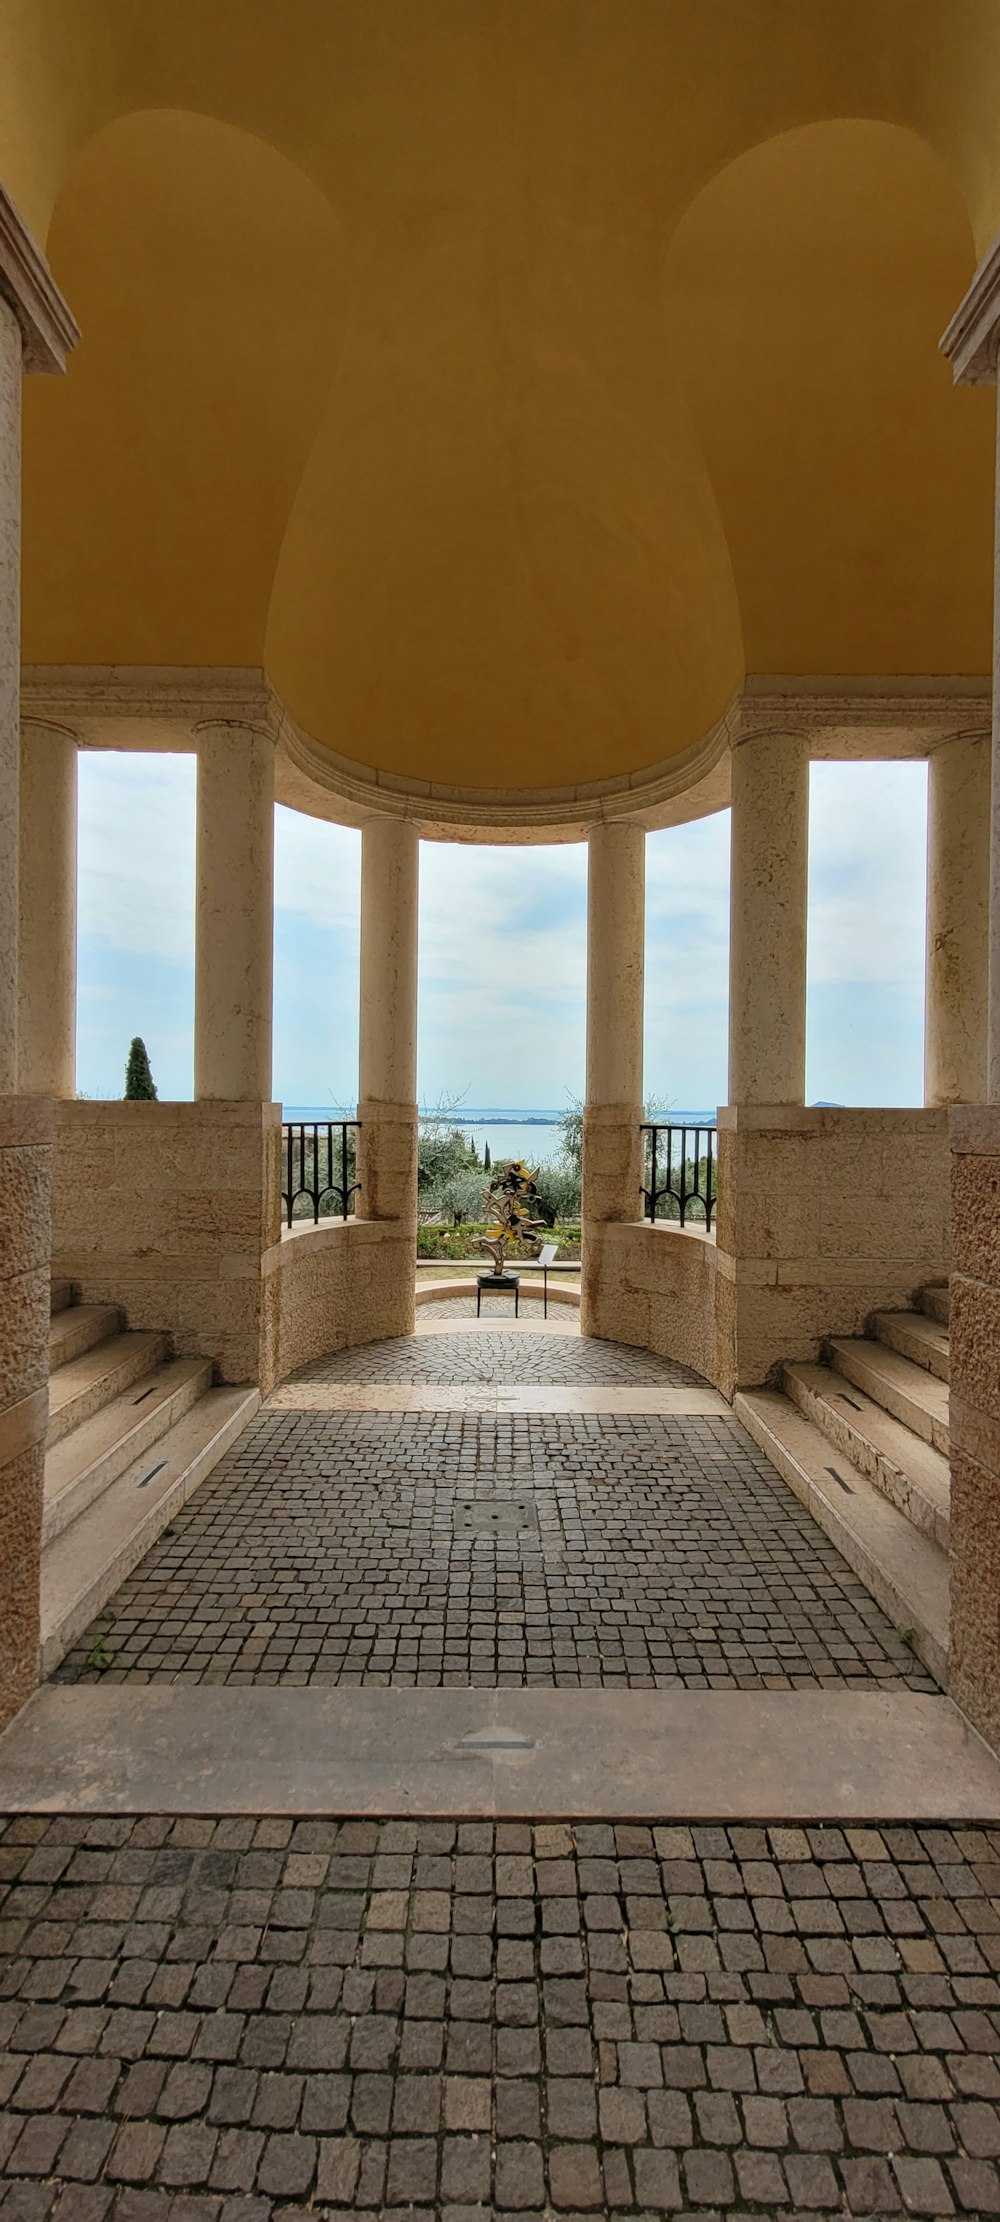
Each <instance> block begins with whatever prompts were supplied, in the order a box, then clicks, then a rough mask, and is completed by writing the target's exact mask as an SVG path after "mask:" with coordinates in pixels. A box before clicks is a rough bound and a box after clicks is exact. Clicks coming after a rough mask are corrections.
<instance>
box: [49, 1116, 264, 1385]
mask: <svg viewBox="0 0 1000 2222" xmlns="http://www.w3.org/2000/svg"><path fill="white" fill-rule="evenodd" d="M55 1115H56V1131H55V1154H54V1161H53V1175H52V1270H53V1273H54V1274H56V1275H64V1276H65V1277H66V1278H67V1279H69V1280H72V1281H74V1282H75V1283H76V1286H77V1288H78V1290H79V1292H80V1295H81V1297H82V1298H83V1300H84V1301H85V1302H91V1303H109V1304H121V1305H122V1306H123V1308H124V1311H125V1316H126V1319H127V1321H128V1324H129V1326H130V1327H151V1328H161V1329H164V1330H165V1331H166V1332H167V1333H168V1334H169V1335H170V1336H171V1337H172V1339H173V1345H174V1349H175V1351H176V1352H177V1354H178V1356H180V1357H204V1358H211V1359H212V1360H213V1361H214V1363H215V1366H216V1369H217V1374H218V1378H219V1379H220V1380H222V1381H260V1382H261V1383H262V1385H263V1383H264V1381H265V1379H266V1377H267V1375H268V1373H269V1371H270V1370H271V1367H272V1365H273V1356H272V1353H273V1347H274V1340H275V1323H274V1319H273V1316H272V1315H271V1314H270V1313H269V1311H268V1307H267V1304H266V1302H265V1287H264V1275H263V1271H262V1263H263V1259H264V1256H265V1254H266V1252H267V1251H268V1250H270V1249H272V1248H273V1246H274V1245H275V1244H276V1242H277V1241H278V1235H279V1228H280V1212H281V1200H280V1189H281V1109H280V1106H279V1105H278V1104H276V1103H265V1104H260V1103H223V1102H218V1101H214V1102H204V1103H59V1104H57V1105H56V1106H55Z"/></svg>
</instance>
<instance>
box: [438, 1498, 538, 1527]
mask: <svg viewBox="0 0 1000 2222" xmlns="http://www.w3.org/2000/svg"><path fill="white" fill-rule="evenodd" d="M537 1524H538V1523H537V1521H536V1518H535V1508H534V1505H533V1504H531V1503H529V1501H528V1499H527V1498H525V1497H470V1498H468V1499H467V1500H466V1502H465V1503H464V1504H457V1505H456V1506H455V1533H456V1535H520V1534H521V1533H522V1532H523V1530H524V1529H525V1528H533V1527H536V1526H537Z"/></svg>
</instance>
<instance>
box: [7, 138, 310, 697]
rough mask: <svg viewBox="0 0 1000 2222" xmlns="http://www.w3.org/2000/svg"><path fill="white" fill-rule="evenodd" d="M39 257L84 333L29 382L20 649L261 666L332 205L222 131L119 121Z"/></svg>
mask: <svg viewBox="0 0 1000 2222" xmlns="http://www.w3.org/2000/svg"><path fill="white" fill-rule="evenodd" d="M49 253H50V256H51V259H52V262H53V264H54V266H55V268H56V269H57V270H58V272H59V275H60V278H61V281H62V284H63V287H64V290H65V291H66V293H67V296H68V297H69V298H71V299H72V303H73V308H74V313H75V315H76V316H77V319H78V322H79V323H80V325H81V328H82V332H83V338H82V340H81V344H80V346H79V348H78V350H77V352H76V354H75V355H74V357H73V360H72V364H71V368H70V371H69V374H68V375H67V376H66V377H65V378H60V379H40V378H35V379H29V380H28V381H27V384H26V387H25V466H24V655H25V659H26V661H28V662H39V663H78V664H100V663H139V664H141V663H154V664H254V663H259V662H260V659H261V650H262V646H263V639H264V628H265V624H266V617H267V605H268V599H269V595H270V591H271V582H272V579H273V576H274V567H275V564H276V562H277V559H278V554H279V551H280V548H281V541H282V535H283V533H284V529H285V524H286V521H287V517H288V512H289V509H290V507H291V505H292V502H293V501H294V498H295V490H296V487H297V485H298V481H299V477H300V474H301V471H302V468H303V465H304V463H305V460H306V457H307V455H308V453H309V447H310V444H311V440H312V437H313V435H314V432H315V428H316V426H317V424H318V422H319V421H320V418H321V415H322V411H323V408H324V406H325V403H326V396H327V393H328V390H329V382H330V362H331V356H332V355H333V353H334V352H335V349H336V346H337V344H338V339H339V324H340V319H341V316H342V313H343V280H342V275H341V270H342V254H341V251H340V247H339V242H338V236H337V227H336V225H335V222H334V218H333V214H332V211H331V209H330V207H329V204H328V202H327V201H326V200H325V199H324V198H323V196H322V194H320V193H319V192H317V190H316V188H315V186H313V185H311V184H309V182H308V181H307V180H306V179H305V178H304V177H303V176H302V173H301V172H300V171H299V170H297V169H296V168H295V167H294V165H293V164H292V163H290V162H288V161H286V160H285V158H284V156H282V155H280V154H277V153H276V152H275V150H274V148H273V147H269V146H265V145H264V144H263V142H262V141H261V140H259V139H253V138H250V137H249V136H248V135H247V133H246V132H243V131H237V130H236V129H234V127H233V126H232V125H231V124H226V123H219V122H215V121H212V120H210V119H209V118H206V117H203V116H192V115H178V114H174V113H163V112H162V111H155V112H152V113H147V114H142V115H132V116H127V117H125V118H123V119H122V120H121V121H120V122H118V123H114V124H111V125H110V126H109V127H108V129H107V130H105V131H103V132H101V133H100V134H99V135H98V137H97V138H96V139H93V140H91V142H90V144H89V146H88V147H87V148H86V150H85V152H84V154H83V155H82V156H81V157H80V159H79V161H78V162H77V164H76V165H75V167H74V169H73V171H72V172H71V174H70V176H69V178H68V179H67V181H66V184H65V186H64V189H63V192H62V194H61V196H60V200H59V204H58V206H57V209H56V212H55V216H54V218H53V223H52V228H51V233H50V238H49Z"/></svg>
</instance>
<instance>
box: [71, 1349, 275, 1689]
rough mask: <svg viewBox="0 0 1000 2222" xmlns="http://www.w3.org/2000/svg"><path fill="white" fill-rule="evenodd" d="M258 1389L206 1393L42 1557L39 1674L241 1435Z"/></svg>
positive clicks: (86, 1622)
mask: <svg viewBox="0 0 1000 2222" xmlns="http://www.w3.org/2000/svg"><path fill="white" fill-rule="evenodd" d="M259 1404H260V1392H259V1390H257V1389H248V1388H237V1389H209V1390H208V1392H207V1394H206V1395H205V1396H203V1397H199V1399H198V1402H197V1403H196V1404H195V1405H193V1406H192V1408H191V1410H190V1411H189V1412H186V1413H184V1415H183V1417H182V1418H181V1419H179V1420H177V1421H176V1422H175V1424H174V1425H173V1427H171V1428H170V1429H169V1430H168V1432H167V1433H166V1435H164V1436H163V1437H162V1439H161V1441H160V1442H159V1443H157V1444H156V1445H155V1446H154V1447H153V1449H152V1452H150V1451H146V1452H145V1453H144V1454H143V1456H142V1457H141V1458H138V1459H136V1460H135V1461H134V1462H133V1464H132V1465H131V1466H127V1467H126V1468H125V1471H124V1473H122V1474H119V1476H118V1479H117V1480H116V1481H113V1482H112V1484H111V1486H110V1488H108V1489H105V1491H104V1492H103V1495H101V1496H100V1497H98V1498H97V1499H96V1501H95V1502H94V1503H92V1504H91V1506H90V1508H89V1510H88V1511H86V1512H85V1513H83V1514H82V1515H81V1517H80V1518H79V1519H78V1520H74V1522H73V1524H72V1526H71V1527H69V1528H67V1529H66V1530H65V1531H64V1533H63V1534H62V1535H59V1536H57V1537H56V1538H55V1540H54V1541H53V1542H51V1543H49V1544H47V1545H46V1547H45V1549H44V1550H43V1552H42V1580H41V1623H42V1625H41V1654H40V1671H41V1673H42V1674H43V1675H46V1674H51V1673H52V1672H53V1670H54V1668H55V1667H57V1666H58V1664H59V1661H60V1659H61V1658H63V1657H64V1655H65V1653H66V1652H67V1651H68V1650H69V1648H70V1645H71V1644H73V1643H75V1642H76V1639H77V1637H78V1636H81V1635H82V1634H83V1632H84V1629H85V1628H87V1627H89V1625H90V1622H91V1621H92V1620H93V1619H94V1617H95V1614H97V1613H99V1612H100V1611H101V1608H102V1606H103V1605H106V1604H107V1601H108V1598H109V1597H113V1596H114V1593H115V1591H116V1589H118V1588H119V1587H120V1585H121V1583H122V1582H123V1581H124V1580H125V1578H126V1575H128V1574H130V1573H131V1572H132V1569H133V1567H134V1566H137V1565H138V1563H139V1560H140V1559H141V1558H142V1557H143V1556H144V1554H145V1553H146V1551H148V1550H149V1548H150V1546H151V1544H153V1543H155V1541H156V1538H157V1536H158V1535H161V1534H162V1532H163V1529H164V1528H165V1527H168V1526H169V1524H170V1521H171V1520H172V1519H173V1517H174V1515H175V1513H177V1512H179V1511H180V1508H181V1506H182V1505H183V1504H185V1503H186V1501H187V1499H188V1497H190V1496H191V1495H193V1493H194V1491H195V1490H196V1489H197V1488H198V1486H199V1484H200V1483H201V1482H202V1481H204V1480H205V1477H206V1475H207V1474H210V1473H211V1471H212V1468H213V1466H215V1465H217V1464H218V1461H219V1459H220V1458H222V1457H223V1456H224V1454H225V1452H226V1451H227V1450H228V1449H229V1447H230V1445H231V1444H232V1443H234V1442H235V1441H236V1439H237V1437H238V1436H239V1435H240V1434H242V1432H243V1429H244V1427H246V1425H247V1423H248V1421H250V1420H251V1419H252V1418H253V1415H254V1413H255V1412H256V1411H257V1408H258V1406H259Z"/></svg>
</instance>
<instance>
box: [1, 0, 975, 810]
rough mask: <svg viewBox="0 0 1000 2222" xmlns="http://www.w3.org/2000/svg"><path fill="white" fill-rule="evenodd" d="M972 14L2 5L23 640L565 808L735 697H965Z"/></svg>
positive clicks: (903, 5) (490, 3)
mask: <svg viewBox="0 0 1000 2222" xmlns="http://www.w3.org/2000/svg"><path fill="white" fill-rule="evenodd" d="M998 91H1000V9H998V8H997V6H996V0H948V5H947V6H944V5H942V0H713V5H712V6H711V7H706V6H705V5H704V0H619V4H617V5H615V6H614V7H613V8H612V7H610V6H609V5H608V0H547V4H546V5H545V6H544V7H540V6H538V5H537V0H476V5H475V6H470V5H468V0H421V5H420V6H419V7H414V6H413V4H412V0H380V5H379V7H378V8H377V9H373V8H372V7H371V6H370V4H369V0H329V5H325V6H323V7H317V6H316V5H315V0H171V4H170V6H169V7H158V6H140V5H137V0H0V131H2V133H3V136H2V145H3V149H4V152H3V157H2V160H3V165H4V173H5V176H6V178H7V180H8V182H9V184H10V186H11V187H12V189H13V191H14V193H15V196H16V197H18V198H20V199H21V200H22V201H23V203H24V206H25V210H26V213H27V215H28V217H29V219H30V220H31V221H32V223H33V224H34V225H35V226H36V228H37V230H38V232H39V234H40V236H44V237H45V238H46V239H47V243H48V248H49V251H50V254H51V258H52V261H53V266H54V269H55V273H56V276H57V278H58V279H59V281H60V283H61V284H62V285H63V287H64V288H65V290H66V292H67V295H68V297H69V298H70V300H71V302H72V304H73V307H74V308H75V310H76V312H77V314H78V315H79V317H80V321H81V324H82V326H83V334H84V336H83V341H82V343H81V347H80V349H79V351H78V353H77V355H76V356H75V357H74V360H73V363H72V365H71V369H70V375H69V377H68V378H67V379H66V380H60V381H55V380H54V381H51V382H50V383H49V382H45V381H41V380H36V381H32V382H31V385H30V387H29V391H28V395H27V424H26V464H25V488H26V498H25V509H26V541H27V545H26V566H25V636H26V653H27V655H28V656H29V657H30V658H31V659H32V660H35V661H41V662H52V661H62V660H68V659H73V660H78V661H83V662H97V661H112V662H116V661H120V662H127V661H150V662H156V663H163V664H177V663H181V664H183V663H186V662H208V663H222V662H227V661H236V662H246V663H253V664H258V663H260V662H262V661H264V660H265V659H266V660H267V661H268V663H269V664H270V666H271V668H272V673H273V676H274V678H275V680H276V682H277V684H278V685H279V687H280V689H281V691H282V693H283V695H284V696H285V698H286V699H287V701H288V704H289V706H290V708H291V710H292V711H293V713H294V714H295V715H296V716H297V717H298V718H299V719H300V720H301V721H302V722H303V723H304V724H305V725H306V727H307V729H309V730H310V731H312V732H313V733H314V734H315V735H316V736H317V737H318V738H319V739H321V740H322V741H325V742H327V743H328V744H329V745H331V746H332V747H335V748H336V749H338V750H339V751H340V752H342V753H344V754H346V755H350V756H355V757H357V758H360V759H361V760H362V761H365V762H368V763H371V764H374V765H377V766H378V767H379V768H381V769H383V770H386V771H389V772H392V773H396V774H404V775H406V776H409V777H417V778H424V779H438V780H442V781H449V782H453V781H455V780H461V781H462V783H465V784H471V785H476V784H486V785H488V784H491V783H493V784H496V783H498V782H499V783H501V784H504V785H515V784H521V785H523V786H525V787H531V786H535V785H561V784H566V783H569V782H573V781H578V780H581V779H587V778H596V777H609V778H611V777H615V778H617V777H620V776H621V774H622V773H623V772H625V771H628V770H631V769H636V768H639V767H640V766H641V765H643V764H647V763H650V762H652V761H655V760H658V759H661V758H663V757H665V756H668V755H670V754H671V753H673V752H675V751H678V750H680V749H683V748H685V747H687V746H689V745H690V744H691V743H693V742H695V741H697V740H698V739H699V738H700V737H701V735H702V733H703V732H704V730H705V727H706V726H707V725H708V724H710V723H711V721H712V719H713V718H714V717H715V716H717V714H718V712H719V711H720V710H721V708H722V707H723V705H724V703H725V700H726V699H727V696H728V694H729V693H730V692H731V690H732V688H733V687H734V686H735V685H736V684H738V682H739V679H740V677H741V675H742V671H743V668H744V666H746V667H747V668H749V669H751V670H765V669H769V668H770V669H777V670H786V671H801V670H806V671H810V670H822V669H824V668H825V669H826V670H829V671H831V672H837V671H849V672H852V671H853V672H868V673H884V674H887V675H892V674H895V673H897V672H906V671H922V670H926V671H948V672H950V671H958V672H964V671H985V670H986V669H987V668H988V662H989V622H990V562H989V548H988V534H987V509H988V499H989V492H988V489H989V484H990V480H991V475H992V456H991V433H990V422H991V410H992V403H991V401H990V398H989V397H988V396H984V395H978V394H970V393H961V394H957V395H956V394H954V393H953V392H952V391H951V388H950V383H949V373H948V370H947V367H946V366H945V365H944V364H943V363H942V362H940V361H939V360H938V357H937V352H936V343H937V337H938V332H939V330H940V327H941V325H942V324H943V323H944V321H945V320H946V318H947V316H948V315H949V314H950V312H951V310H952V308H953V307H954V306H955V305H956V303H957V300H958V299H959V298H960V296H961V293H962V292H963V290H964V288H965V286H966V284H967V282H968V278H969V275H970V273H971V269H972V265H973V260H974V254H975V252H977V251H978V252H981V251H982V249H983V248H984V247H985V245H986V244H987V243H988V241H989V239H990V238H991V236H992V233H993V231H994V230H995V229H996V227H997V224H998V223H1000V154H998V145H1000V142H998V137H997V133H996V129H995V118H996V111H997V96H998Z"/></svg>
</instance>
